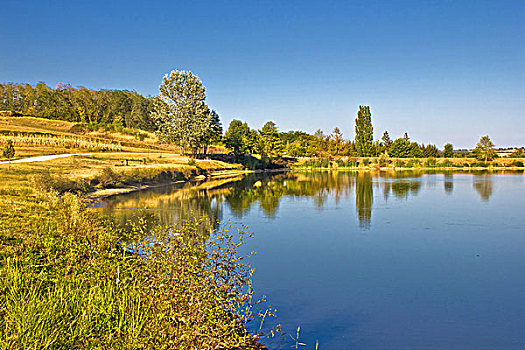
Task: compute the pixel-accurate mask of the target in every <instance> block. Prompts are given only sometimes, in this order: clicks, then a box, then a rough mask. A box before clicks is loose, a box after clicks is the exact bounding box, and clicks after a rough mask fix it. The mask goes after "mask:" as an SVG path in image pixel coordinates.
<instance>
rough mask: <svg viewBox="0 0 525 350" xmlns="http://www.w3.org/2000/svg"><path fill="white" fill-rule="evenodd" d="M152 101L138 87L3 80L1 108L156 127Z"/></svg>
mask: <svg viewBox="0 0 525 350" xmlns="http://www.w3.org/2000/svg"><path fill="white" fill-rule="evenodd" d="M153 103H154V99H153V98H150V97H144V96H142V95H140V94H138V93H137V92H135V91H127V90H91V89H87V88H85V87H78V88H74V87H72V86H71V85H69V84H62V83H59V84H58V85H57V86H56V87H55V88H52V87H49V86H47V85H46V84H45V83H43V82H40V83H38V84H36V85H31V84H15V83H3V84H2V83H0V111H9V112H11V113H12V114H13V115H24V116H32V117H39V118H47V119H59V120H65V121H69V122H80V123H90V124H97V125H103V126H111V127H114V128H120V127H126V128H136V129H142V130H148V131H154V130H155V124H154V122H153V119H152V118H151V111H152V109H153Z"/></svg>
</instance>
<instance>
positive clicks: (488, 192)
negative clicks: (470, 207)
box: [474, 174, 492, 202]
mask: <svg viewBox="0 0 525 350" xmlns="http://www.w3.org/2000/svg"><path fill="white" fill-rule="evenodd" d="M474 188H475V189H476V192H478V194H479V196H480V197H481V200H482V201H484V202H488V200H489V199H490V196H492V178H491V175H490V174H482V175H475V176H474Z"/></svg>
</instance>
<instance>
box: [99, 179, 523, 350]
mask: <svg viewBox="0 0 525 350" xmlns="http://www.w3.org/2000/svg"><path fill="white" fill-rule="evenodd" d="M138 208H147V210H142V211H137V209H138ZM524 209H525V176H524V175H523V174H516V173H514V174H482V173H480V174H466V173H464V174H451V173H448V174H443V173H436V174H428V173H427V174H425V173H404V174H401V173H398V174H395V175H394V174H371V173H355V172H310V173H308V172H304V173H302V172H299V173H284V174H277V175H273V176H248V177H246V178H244V179H242V180H240V181H238V182H235V183H230V184H224V185H222V186H220V187H219V188H215V189H211V190H207V189H200V190H199V189H191V188H188V187H184V188H177V187H175V186H168V187H161V188H155V189H151V190H147V191H143V192H138V193H133V194H129V195H124V196H120V197H116V198H113V199H109V200H107V206H105V207H103V208H101V209H100V210H102V211H103V212H105V213H108V214H110V215H113V216H114V217H115V218H116V219H117V220H125V218H127V217H130V216H132V215H137V213H139V214H140V215H148V216H151V217H155V218H157V219H158V220H160V221H161V222H162V223H176V222H179V221H180V220H181V219H184V218H187V217H189V216H190V215H191V214H190V213H193V215H198V216H206V217H209V221H208V223H209V226H210V227H211V226H213V222H215V221H216V220H231V221H232V222H234V223H238V224H241V223H242V224H247V225H249V228H250V230H253V231H255V232H256V235H255V238H254V239H253V240H252V241H251V242H250V247H249V248H253V249H255V250H257V252H258V254H257V255H256V257H255V258H254V259H253V260H252V266H253V267H255V268H256V272H255V276H254V287H255V290H256V291H258V292H259V293H261V294H265V295H267V296H268V300H269V302H270V304H271V305H272V306H273V307H275V308H277V309H278V318H277V319H271V320H269V321H267V322H266V325H267V326H268V327H270V326H272V325H275V324H277V323H281V324H282V325H283V327H284V330H285V331H287V332H288V333H291V334H292V335H295V330H296V328H297V326H299V325H300V326H301V337H300V340H301V341H302V342H304V343H306V344H307V346H306V347H303V348H307V349H315V341H316V340H319V342H320V347H319V348H320V349H525V215H524ZM267 344H269V345H270V346H271V347H272V348H273V347H276V348H278V346H279V345H278V344H279V343H278V340H276V339H273V340H269V341H268V342H267ZM291 344H292V342H291V339H290V337H289V336H288V335H286V336H285V337H284V338H283V349H284V348H290V345H291Z"/></svg>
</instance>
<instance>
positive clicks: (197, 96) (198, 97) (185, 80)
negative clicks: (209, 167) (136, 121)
mask: <svg viewBox="0 0 525 350" xmlns="http://www.w3.org/2000/svg"><path fill="white" fill-rule="evenodd" d="M159 91H160V94H159V96H158V98H157V99H156V103H155V108H154V110H153V112H152V116H153V119H154V120H155V122H156V125H157V128H158V129H157V134H158V136H159V138H160V139H162V140H164V141H168V142H173V143H175V144H177V145H179V147H180V149H181V154H184V153H185V150H186V149H188V148H190V149H191V150H192V153H193V154H196V153H197V152H198V149H199V147H202V146H203V145H204V144H205V141H206V137H207V136H208V133H209V130H210V129H211V128H212V115H211V113H210V112H209V108H208V106H207V105H206V103H205V102H204V100H205V99H206V89H205V87H204V85H203V84H202V81H201V80H200V79H199V77H198V76H196V75H194V74H193V73H192V72H189V71H188V72H187V71H171V72H170V73H169V74H166V75H165V76H164V78H163V80H162V83H161V84H160V87H159Z"/></svg>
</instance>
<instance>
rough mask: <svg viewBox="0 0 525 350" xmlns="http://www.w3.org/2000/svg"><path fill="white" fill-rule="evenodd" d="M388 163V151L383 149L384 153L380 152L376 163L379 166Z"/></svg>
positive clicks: (384, 165)
mask: <svg viewBox="0 0 525 350" xmlns="http://www.w3.org/2000/svg"><path fill="white" fill-rule="evenodd" d="M389 163H390V157H389V156H388V153H387V152H386V151H385V152H384V153H381V155H380V156H379V159H378V164H379V166H380V167H386V166H387V165H388V164H389Z"/></svg>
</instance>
